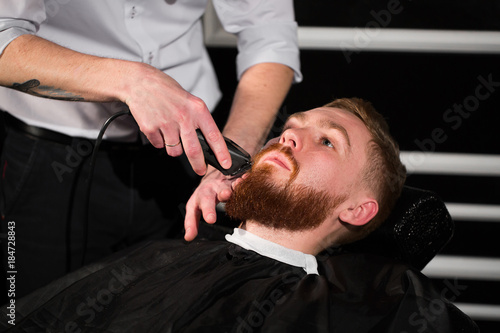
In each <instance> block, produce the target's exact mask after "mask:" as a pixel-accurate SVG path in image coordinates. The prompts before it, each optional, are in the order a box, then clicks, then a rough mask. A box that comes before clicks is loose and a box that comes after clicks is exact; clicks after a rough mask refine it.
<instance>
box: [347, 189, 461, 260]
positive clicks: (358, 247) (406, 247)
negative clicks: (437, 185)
mask: <svg viewBox="0 0 500 333" xmlns="http://www.w3.org/2000/svg"><path fill="white" fill-rule="evenodd" d="M453 231H454V223H453V220H452V219H451V216H450V214H449V212H448V210H447V208H446V206H445V204H444V202H443V201H442V200H441V199H440V198H439V197H438V196H437V195H436V194H435V193H434V192H431V191H426V190H422V189H417V188H413V187H409V186H405V187H404V188H403V191H402V193H401V197H400V198H399V199H398V201H397V202H396V205H395V207H394V209H393V211H392V213H391V215H390V216H389V217H388V219H387V220H386V221H385V222H384V223H383V224H382V225H381V226H380V227H379V228H378V229H377V230H375V231H374V232H373V233H371V234H370V235H369V236H368V237H366V238H364V239H362V240H359V241H357V242H354V243H352V244H348V245H346V246H344V249H345V250H347V251H352V252H368V253H374V254H379V255H383V256H387V257H390V258H395V259H398V260H401V261H403V262H405V263H407V264H410V265H412V266H414V267H415V268H417V269H419V270H422V269H423V268H424V267H425V265H427V263H429V261H431V259H432V258H434V256H435V255H436V254H437V253H438V252H439V251H441V249H442V248H443V247H444V246H445V245H446V244H447V243H448V241H449V240H450V239H451V237H452V236H453Z"/></svg>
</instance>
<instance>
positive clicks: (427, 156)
mask: <svg viewBox="0 0 500 333" xmlns="http://www.w3.org/2000/svg"><path fill="white" fill-rule="evenodd" d="M401 161H402V162H403V163H404V165H405V166H406V169H407V170H408V173H418V174H446V175H452V176H455V175H462V176H500V156H498V155H486V154H457V153H429V152H422V151H402V152H401Z"/></svg>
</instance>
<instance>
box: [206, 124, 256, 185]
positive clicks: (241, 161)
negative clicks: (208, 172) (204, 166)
mask: <svg viewBox="0 0 500 333" xmlns="http://www.w3.org/2000/svg"><path fill="white" fill-rule="evenodd" d="M196 134H197V135H198V139H199V140H200V144H201V148H202V149H203V155H204V156H205V161H206V162H207V163H208V164H210V165H211V166H213V167H214V168H216V169H217V170H219V171H220V172H222V174H224V175H226V176H232V177H237V176H240V175H241V174H243V173H245V172H246V171H247V170H248V169H250V168H251V167H252V157H251V156H250V154H249V153H247V152H246V151H245V150H244V149H243V148H241V147H240V146H238V145H237V144H236V143H235V142H233V141H232V140H230V139H228V138H226V137H224V140H225V141H226V146H227V149H228V150H229V154H230V155H231V160H232V164H231V167H230V168H229V169H224V168H223V167H222V166H221V165H220V164H219V162H218V161H217V158H216V157H215V154H214V152H213V151H212V149H211V148H210V146H209V145H208V143H207V141H206V140H205V137H204V136H203V133H202V132H201V131H200V130H199V129H197V130H196Z"/></svg>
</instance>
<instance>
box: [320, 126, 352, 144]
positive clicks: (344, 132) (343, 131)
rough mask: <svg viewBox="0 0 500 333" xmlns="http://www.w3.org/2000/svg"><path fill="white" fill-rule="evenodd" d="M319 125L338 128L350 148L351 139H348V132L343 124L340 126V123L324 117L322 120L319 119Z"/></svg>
mask: <svg viewBox="0 0 500 333" xmlns="http://www.w3.org/2000/svg"><path fill="white" fill-rule="evenodd" d="M320 126H321V127H323V128H328V129H336V130H338V131H339V132H340V133H342V135H343V136H344V138H345V140H346V141H347V145H348V146H349V148H351V140H350V139H349V134H348V133H347V130H346V129H345V127H344V126H342V125H340V124H337V123H336V122H334V121H331V120H326V119H323V120H321V121H320Z"/></svg>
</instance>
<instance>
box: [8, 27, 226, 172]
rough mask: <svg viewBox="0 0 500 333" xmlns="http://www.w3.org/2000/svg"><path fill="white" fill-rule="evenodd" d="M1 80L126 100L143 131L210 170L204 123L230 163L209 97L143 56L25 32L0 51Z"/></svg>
mask: <svg viewBox="0 0 500 333" xmlns="http://www.w3.org/2000/svg"><path fill="white" fill-rule="evenodd" d="M0 85H2V86H5V87H9V88H12V89H17V90H19V91H23V92H25V93H29V94H33V95H36V96H40V97H46V98H55V99H62V100H70V101H91V102H112V101H121V102H124V103H126V104H127V105H128V107H129V108H130V111H131V113H132V115H133V116H134V118H135V120H136V121H137V123H138V124H139V127H140V129H141V131H142V132H143V133H144V134H145V135H146V136H147V137H148V139H149V141H150V142H151V143H152V144H153V145H154V146H155V147H157V148H162V147H164V146H165V144H166V143H167V144H172V145H174V144H176V143H178V142H179V140H182V144H183V146H181V145H177V146H175V147H168V148H167V152H168V154H169V155H171V156H178V155H180V154H182V151H183V149H184V151H185V153H186V155H187V157H188V159H189V161H190V163H191V165H192V167H193V170H194V171H195V172H196V173H198V174H200V175H202V174H204V173H205V171H206V166H205V161H204V158H203V153H202V150H201V147H200V144H199V141H198V138H197V135H196V132H195V130H196V129H197V128H200V129H201V130H202V132H203V133H204V135H205V137H206V138H207V141H208V142H209V144H210V146H211V147H212V148H213V150H214V152H215V154H216V156H217V158H218V160H219V161H220V162H221V165H222V166H224V167H229V166H230V164H231V163H230V156H229V152H228V151H227V148H226V146H225V143H224V139H223V138H222V134H221V133H220V131H219V129H218V128H217V125H216V124H215V122H214V120H213V118H212V116H211V114H210V112H209V111H208V109H207V107H206V105H205V103H204V102H203V101H202V100H201V99H199V98H197V97H195V96H193V95H191V94H190V93H188V92H187V91H185V90H184V89H183V88H182V87H181V86H180V85H179V84H178V83H177V82H176V81H175V80H174V79H172V78H171V77H170V76H168V75H166V74H165V73H163V72H162V71H160V70H158V69H156V68H154V67H152V66H150V65H147V64H144V63H139V62H132V61H125V60H118V59H110V58H101V57H96V56H91V55H87V54H82V53H79V52H75V51H73V50H70V49H67V48H64V47H62V46H59V45H57V44H55V43H52V42H50V41H47V40H45V39H43V38H40V37H37V36H34V35H31V34H23V35H21V36H19V37H17V38H15V39H14V40H13V41H11V42H10V43H9V44H8V45H7V47H6V48H5V49H4V50H3V52H2V54H1V55H0Z"/></svg>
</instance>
